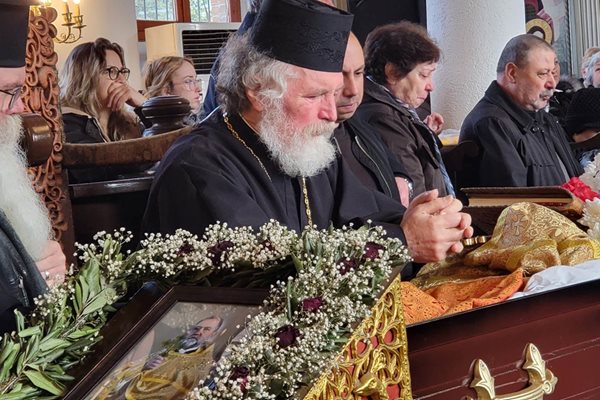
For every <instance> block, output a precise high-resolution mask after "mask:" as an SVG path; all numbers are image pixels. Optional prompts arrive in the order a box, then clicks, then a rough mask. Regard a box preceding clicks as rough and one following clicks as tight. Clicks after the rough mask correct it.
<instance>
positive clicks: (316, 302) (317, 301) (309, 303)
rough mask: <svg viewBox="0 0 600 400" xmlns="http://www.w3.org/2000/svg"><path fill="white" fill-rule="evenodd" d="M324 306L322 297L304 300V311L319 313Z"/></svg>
mask: <svg viewBox="0 0 600 400" xmlns="http://www.w3.org/2000/svg"><path fill="white" fill-rule="evenodd" d="M323 304H324V302H323V299H322V298H320V297H311V298H308V299H304V300H302V311H307V312H317V311H318V310H319V308H321V306H322V305H323Z"/></svg>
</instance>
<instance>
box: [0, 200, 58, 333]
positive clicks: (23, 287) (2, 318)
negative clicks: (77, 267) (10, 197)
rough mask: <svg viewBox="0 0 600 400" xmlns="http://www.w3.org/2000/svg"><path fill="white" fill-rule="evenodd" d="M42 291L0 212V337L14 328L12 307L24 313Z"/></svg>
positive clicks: (41, 283) (30, 262)
mask: <svg viewBox="0 0 600 400" xmlns="http://www.w3.org/2000/svg"><path fill="white" fill-rule="evenodd" d="M46 290H47V287H46V283H45V282H44V279H43V278H42V276H41V275H40V273H39V271H38V269H37V267H36V265H35V262H34V261H33V260H32V259H31V257H30V256H29V254H28V253H27V250H26V249H25V247H23V244H22V243H21V240H20V239H19V237H18V236H17V233H16V232H15V230H14V229H13V228H12V226H11V225H10V222H9V221H8V219H7V218H6V215H5V214H4V213H3V212H2V211H0V334H3V333H4V332H10V331H11V330H14V329H16V324H15V315H14V312H13V310H14V309H15V308H18V309H20V310H21V311H23V312H25V311H26V310H27V309H28V308H29V307H32V306H33V299H34V298H36V297H37V296H39V295H42V294H44V293H45V292H46Z"/></svg>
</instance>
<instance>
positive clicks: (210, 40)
mask: <svg viewBox="0 0 600 400" xmlns="http://www.w3.org/2000/svg"><path fill="white" fill-rule="evenodd" d="M234 32H235V30H229V29H215V30H183V31H181V40H182V43H183V56H184V57H188V58H191V59H192V60H194V67H195V68H196V73H197V74H199V75H202V74H209V73H210V69H211V68H212V65H213V63H214V62H215V60H216V58H217V56H218V55H219V51H220V50H221V47H223V45H224V44H225V42H227V39H228V38H229V35H231V34H232V33H234Z"/></svg>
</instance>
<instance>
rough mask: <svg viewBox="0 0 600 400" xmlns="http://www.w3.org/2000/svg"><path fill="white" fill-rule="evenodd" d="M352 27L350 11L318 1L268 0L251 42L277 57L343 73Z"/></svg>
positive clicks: (291, 62)
mask: <svg viewBox="0 0 600 400" xmlns="http://www.w3.org/2000/svg"><path fill="white" fill-rule="evenodd" d="M351 27H352V15H351V14H349V13H347V12H345V11H342V10H339V9H337V8H334V7H331V6H328V5H326V4H323V3H320V2H318V1H316V0H265V1H264V2H263V3H262V5H261V8H260V11H259V12H258V15H257V16H256V21H255V22H254V25H253V26H252V29H251V31H250V42H251V43H252V44H253V45H254V46H255V47H256V48H257V49H258V50H259V51H261V52H263V53H265V54H266V55H268V56H270V57H272V58H274V59H276V60H279V61H283V62H285V63H288V64H292V65H296V66H299V67H303V68H308V69H312V70H316V71H326V72H340V71H341V70H342V64H343V63H344V54H345V53H346V44H347V42H348V35H349V33H350V29H351Z"/></svg>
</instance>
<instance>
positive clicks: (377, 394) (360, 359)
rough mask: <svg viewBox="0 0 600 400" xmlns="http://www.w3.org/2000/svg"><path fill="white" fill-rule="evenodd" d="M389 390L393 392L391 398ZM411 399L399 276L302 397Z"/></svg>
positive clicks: (314, 399) (311, 399) (312, 399)
mask: <svg viewBox="0 0 600 400" xmlns="http://www.w3.org/2000/svg"><path fill="white" fill-rule="evenodd" d="M390 393H394V396H393V397H391V396H390ZM365 397H367V398H370V399H373V400H388V399H392V398H393V399H394V400H395V399H401V400H409V399H412V392H411V388H410V369H409V365H408V347H407V340H406V324H405V321H404V313H403V311H402V298H401V293H400V278H399V277H397V278H395V279H394V281H393V282H392V283H391V284H390V286H389V287H388V288H387V289H386V290H385V292H384V293H383V295H382V296H381V297H380V298H379V300H378V301H377V304H376V305H375V306H374V307H373V309H372V310H371V315H370V316H369V317H368V318H366V319H365V320H364V321H363V322H362V323H361V324H360V325H359V326H358V327H357V328H356V329H355V331H354V333H353V334H352V336H351V337H350V339H349V340H348V342H347V344H346V347H345V348H344V350H343V351H342V353H341V354H340V356H339V357H338V360H337V362H336V365H335V367H334V368H333V370H332V371H330V372H329V373H324V374H323V375H321V377H320V378H319V380H318V381H317V382H316V383H315V384H314V385H313V386H312V388H311V389H310V391H309V392H308V394H307V395H306V396H305V397H304V400H332V399H336V400H338V399H340V400H349V399H353V400H358V399H363V398H365Z"/></svg>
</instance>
